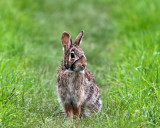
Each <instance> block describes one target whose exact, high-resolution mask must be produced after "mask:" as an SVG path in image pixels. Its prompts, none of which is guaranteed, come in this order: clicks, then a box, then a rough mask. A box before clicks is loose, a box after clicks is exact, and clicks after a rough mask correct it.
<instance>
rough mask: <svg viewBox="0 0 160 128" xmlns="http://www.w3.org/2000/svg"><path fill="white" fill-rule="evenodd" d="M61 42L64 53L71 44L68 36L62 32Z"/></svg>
mask: <svg viewBox="0 0 160 128" xmlns="http://www.w3.org/2000/svg"><path fill="white" fill-rule="evenodd" d="M61 41H62V46H63V50H64V52H65V51H67V50H68V49H69V48H70V46H71V44H72V40H71V36H70V34H69V33H67V32H63V34H62V38H61Z"/></svg>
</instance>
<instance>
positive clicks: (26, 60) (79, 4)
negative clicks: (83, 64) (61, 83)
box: [0, 0, 160, 128]
mask: <svg viewBox="0 0 160 128" xmlns="http://www.w3.org/2000/svg"><path fill="white" fill-rule="evenodd" d="M159 5H160V1H159V0H154V1H150V0H141V1H138V0H129V1H125V0H121V1H120V0H114V1H112V0H107V1H105V0H100V1H96V0H95V1H84V0H82V1H75V0H71V1H63V2H62V1H60V0H55V1H52V0H46V1H43V0H39V1H32V0H28V1H20V0H17V1H16V2H15V1H13V0H10V1H6V0H1V2H0V127H7V128H8V127H15V128H17V127H26V128H27V127H57V128H61V127H64V128H65V127H88V128H91V127H159V126H160V115H159V112H160V100H159V99H160V87H159V86H160V84H159V83H160V82H159V81H160V74H159V73H160V65H159V61H160V43H159V42H160V31H159V30H160V24H159V23H160V18H159V12H160V8H159ZM81 30H85V37H84V39H83V43H82V44H81V47H82V49H83V50H84V51H85V54H86V57H87V60H88V69H89V70H91V72H92V73H93V74H94V76H95V78H96V81H97V84H98V85H99V87H100V90H101V98H102V101H103V108H102V111H101V112H100V113H99V114H98V115H93V116H92V117H91V118H83V119H81V120H79V121H76V120H75V121H74V122H73V123H72V124H70V122H69V121H68V119H66V118H65V117H64V115H62V114H61V108H60V105H59V103H58V100H57V94H56V93H57V92H56V72H57V69H58V67H59V65H60V63H61V60H62V58H63V56H62V48H61V42H60V38H61V34H62V32H63V31H68V32H69V33H70V34H71V35H72V38H73V39H74V38H75V37H76V35H77V34H78V33H79V32H80V31H81ZM97 60H98V61H97Z"/></svg>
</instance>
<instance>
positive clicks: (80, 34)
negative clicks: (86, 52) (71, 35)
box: [74, 30, 84, 45]
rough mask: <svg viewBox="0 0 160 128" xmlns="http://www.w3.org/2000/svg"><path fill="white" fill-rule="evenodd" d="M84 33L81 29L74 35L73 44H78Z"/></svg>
mask: <svg viewBox="0 0 160 128" xmlns="http://www.w3.org/2000/svg"><path fill="white" fill-rule="evenodd" d="M83 35H84V30H83V31H81V32H80V33H79V34H78V36H77V37H76V39H75V41H74V44H76V45H80V43H81V41H82V37H83Z"/></svg>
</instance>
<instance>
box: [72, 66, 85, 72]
mask: <svg viewBox="0 0 160 128" xmlns="http://www.w3.org/2000/svg"><path fill="white" fill-rule="evenodd" d="M84 69H85V67H83V66H74V68H73V69H72V70H73V71H75V72H83V71H84Z"/></svg>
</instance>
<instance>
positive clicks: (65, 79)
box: [57, 31, 102, 117]
mask: <svg viewBox="0 0 160 128" xmlns="http://www.w3.org/2000/svg"><path fill="white" fill-rule="evenodd" d="M83 34H84V31H81V32H80V33H79V34H78V36H77V37H76V39H75V41H74V43H72V40H71V36H70V34H69V33H67V32H64V33H63V34H62V38H61V40H62V46H63V52H64V59H63V61H62V64H61V66H60V67H59V69H58V72H57V83H58V88H57V89H58V95H59V99H60V103H61V105H62V107H63V109H64V111H65V113H66V114H67V116H68V117H72V115H73V114H74V115H76V116H79V115H80V114H82V115H85V110H89V111H90V112H91V113H97V112H99V111H100V110H101V107H102V101H101V100H100V94H99V88H98V87H97V84H96V82H95V79H94V77H93V75H92V74H91V72H90V71H89V70H87V69H86V65H87V62H86V57H85V55H84V52H83V51H82V49H81V48H80V47H79V45H80V42H81V40H82V37H83Z"/></svg>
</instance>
